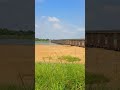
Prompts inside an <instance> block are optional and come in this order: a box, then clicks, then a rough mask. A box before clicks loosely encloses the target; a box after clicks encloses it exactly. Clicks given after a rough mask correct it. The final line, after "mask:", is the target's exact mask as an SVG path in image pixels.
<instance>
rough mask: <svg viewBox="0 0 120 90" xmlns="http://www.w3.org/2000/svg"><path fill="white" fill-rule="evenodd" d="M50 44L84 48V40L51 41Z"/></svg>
mask: <svg viewBox="0 0 120 90" xmlns="http://www.w3.org/2000/svg"><path fill="white" fill-rule="evenodd" d="M51 42H52V43H56V44H61V45H71V46H79V47H85V39H59V40H51Z"/></svg>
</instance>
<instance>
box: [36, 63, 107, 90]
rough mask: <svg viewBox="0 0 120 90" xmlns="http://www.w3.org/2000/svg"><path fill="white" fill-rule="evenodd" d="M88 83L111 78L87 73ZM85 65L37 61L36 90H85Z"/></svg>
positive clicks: (102, 81)
mask: <svg viewBox="0 0 120 90" xmlns="http://www.w3.org/2000/svg"><path fill="white" fill-rule="evenodd" d="M86 74H87V75H86V76H87V77H86V84H94V83H95V84H96V83H98V84H100V83H102V84H103V83H105V82H108V81H109V80H108V79H107V78H105V77H104V76H102V75H96V74H91V73H86ZM84 87H85V65H83V64H81V65H80V64H60V63H59V64H55V63H36V65H35V88H36V89H35V90H84Z"/></svg>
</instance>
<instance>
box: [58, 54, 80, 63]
mask: <svg viewBox="0 0 120 90" xmlns="http://www.w3.org/2000/svg"><path fill="white" fill-rule="evenodd" d="M58 59H60V60H66V61H68V62H75V61H80V58H78V57H73V56H70V55H67V56H60V57H58Z"/></svg>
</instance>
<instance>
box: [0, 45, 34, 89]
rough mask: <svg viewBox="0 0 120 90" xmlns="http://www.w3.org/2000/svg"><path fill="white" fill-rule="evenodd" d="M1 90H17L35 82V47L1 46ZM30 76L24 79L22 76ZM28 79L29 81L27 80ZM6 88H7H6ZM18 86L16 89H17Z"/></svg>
mask: <svg viewBox="0 0 120 90" xmlns="http://www.w3.org/2000/svg"><path fill="white" fill-rule="evenodd" d="M0 60H1V61H0V71H1V73H0V90H3V89H1V87H3V88H4V89H5V90H8V89H7V85H8V87H9V86H10V87H9V88H11V89H10V90H16V89H14V88H17V87H18V86H21V87H23V85H22V80H23V81H24V84H25V85H26V86H27V85H32V82H33V80H34V47H33V46H32V45H14V44H13V45H12V44H11V45H7V44H4V45H0ZM24 75H29V76H25V77H22V80H21V78H20V76H24ZM26 77H27V78H28V79H26ZM4 86H5V87H4ZM15 86H16V87H15Z"/></svg>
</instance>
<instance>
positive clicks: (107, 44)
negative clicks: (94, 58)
mask: <svg viewBox="0 0 120 90" xmlns="http://www.w3.org/2000/svg"><path fill="white" fill-rule="evenodd" d="M85 37H86V47H99V48H105V49H111V50H120V30H114V31H110V30H109V31H108V30H106V31H87V32H86V36H85Z"/></svg>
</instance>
